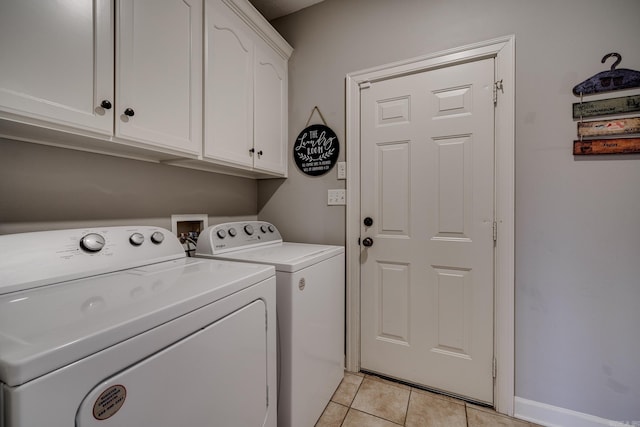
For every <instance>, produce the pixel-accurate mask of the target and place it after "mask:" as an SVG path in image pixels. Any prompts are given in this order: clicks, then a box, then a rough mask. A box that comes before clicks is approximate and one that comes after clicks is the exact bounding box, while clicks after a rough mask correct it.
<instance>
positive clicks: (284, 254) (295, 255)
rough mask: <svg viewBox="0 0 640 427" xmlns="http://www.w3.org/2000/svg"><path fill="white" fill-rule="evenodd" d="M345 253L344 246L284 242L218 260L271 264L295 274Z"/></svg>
mask: <svg viewBox="0 0 640 427" xmlns="http://www.w3.org/2000/svg"><path fill="white" fill-rule="evenodd" d="M343 253H344V248H343V247H342V246H329V245H314V244H308V243H291V242H284V243H276V244H272V245H267V246H262V247H257V248H253V249H245V250H238V251H234V252H227V253H224V254H222V255H217V256H216V258H217V259H228V260H234V261H245V262H253V263H259V264H270V265H273V266H275V267H276V270H277V271H282V272H295V271H298V270H301V269H303V268H306V267H309V266H311V265H314V264H317V263H319V262H321V261H324V260H326V259H328V258H332V257H334V256H336V255H340V254H343Z"/></svg>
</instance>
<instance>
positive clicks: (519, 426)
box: [467, 405, 531, 427]
mask: <svg viewBox="0 0 640 427" xmlns="http://www.w3.org/2000/svg"><path fill="white" fill-rule="evenodd" d="M467 425H468V426H469V427H530V426H531V424H530V423H528V422H527V421H522V420H517V419H515V418H510V417H507V416H505V415H501V414H498V413H497V412H493V411H491V410H490V409H486V408H479V407H475V406H473V405H467Z"/></svg>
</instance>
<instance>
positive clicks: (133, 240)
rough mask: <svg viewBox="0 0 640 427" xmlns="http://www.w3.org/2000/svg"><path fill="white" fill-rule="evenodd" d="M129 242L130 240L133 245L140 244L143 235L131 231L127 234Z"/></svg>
mask: <svg viewBox="0 0 640 427" xmlns="http://www.w3.org/2000/svg"><path fill="white" fill-rule="evenodd" d="M129 242H131V244H132V245H133V246H140V245H141V244H142V243H143V242H144V236H143V235H142V234H140V233H133V234H132V235H131V236H129Z"/></svg>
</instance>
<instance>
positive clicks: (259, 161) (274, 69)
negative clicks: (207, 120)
mask: <svg viewBox="0 0 640 427" xmlns="http://www.w3.org/2000/svg"><path fill="white" fill-rule="evenodd" d="M254 102H255V122H254V147H255V150H256V153H255V154H256V156H255V160H254V167H255V168H256V169H260V170H265V171H269V172H277V173H282V174H286V172H287V155H286V147H288V145H287V141H286V135H287V129H286V123H287V121H286V116H287V114H288V111H287V61H285V60H284V59H283V58H282V57H281V56H280V55H278V54H277V53H276V52H275V51H274V50H273V49H271V48H270V47H269V46H268V45H267V44H266V43H265V42H264V41H262V40H260V41H258V43H257V44H256V59H255V101H254Z"/></svg>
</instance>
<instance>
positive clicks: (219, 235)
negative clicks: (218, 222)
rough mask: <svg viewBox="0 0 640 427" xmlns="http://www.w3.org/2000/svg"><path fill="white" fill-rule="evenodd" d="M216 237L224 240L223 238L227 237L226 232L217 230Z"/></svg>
mask: <svg viewBox="0 0 640 427" xmlns="http://www.w3.org/2000/svg"><path fill="white" fill-rule="evenodd" d="M216 234H217V235H218V237H219V238H221V239H224V238H225V237H227V232H226V231H224V230H223V229H220V230H218V232H217V233H216Z"/></svg>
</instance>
